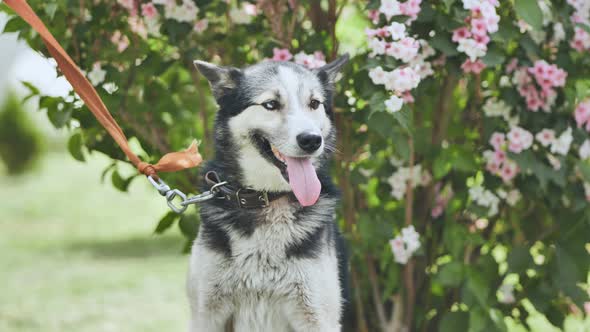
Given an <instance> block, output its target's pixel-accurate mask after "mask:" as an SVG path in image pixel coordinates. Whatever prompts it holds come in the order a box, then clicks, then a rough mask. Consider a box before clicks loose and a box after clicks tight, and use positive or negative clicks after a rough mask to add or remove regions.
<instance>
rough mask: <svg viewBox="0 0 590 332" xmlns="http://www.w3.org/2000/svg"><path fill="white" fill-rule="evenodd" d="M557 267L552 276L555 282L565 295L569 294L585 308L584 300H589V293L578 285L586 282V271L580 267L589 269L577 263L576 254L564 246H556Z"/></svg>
mask: <svg viewBox="0 0 590 332" xmlns="http://www.w3.org/2000/svg"><path fill="white" fill-rule="evenodd" d="M554 264H555V269H554V270H553V271H552V274H551V277H552V278H553V283H554V284H555V286H556V287H557V288H559V289H560V290H561V291H562V292H563V293H564V294H565V295H567V296H569V297H570V298H571V299H572V300H573V301H574V303H575V304H576V305H577V306H578V307H579V308H583V306H584V302H585V301H588V295H587V294H586V293H585V292H584V291H583V290H582V289H581V288H580V287H579V286H578V283H581V282H584V280H583V278H584V277H585V273H582V272H581V271H580V269H581V268H582V269H587V267H586V268H584V267H582V266H579V265H578V264H577V263H576V260H575V258H574V256H572V255H570V253H569V252H567V251H566V250H565V249H564V248H563V247H562V246H557V247H556V248H555V261H554Z"/></svg>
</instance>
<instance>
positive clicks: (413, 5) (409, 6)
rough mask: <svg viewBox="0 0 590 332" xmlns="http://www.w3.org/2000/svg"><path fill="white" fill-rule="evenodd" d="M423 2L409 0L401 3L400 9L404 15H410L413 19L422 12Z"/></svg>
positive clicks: (420, 0)
mask: <svg viewBox="0 0 590 332" xmlns="http://www.w3.org/2000/svg"><path fill="white" fill-rule="evenodd" d="M421 3H422V0H408V1H407V2H404V3H402V4H400V5H399V9H400V11H401V13H402V15H406V16H409V17H410V18H412V20H414V19H416V17H418V14H419V13H420V4H421Z"/></svg>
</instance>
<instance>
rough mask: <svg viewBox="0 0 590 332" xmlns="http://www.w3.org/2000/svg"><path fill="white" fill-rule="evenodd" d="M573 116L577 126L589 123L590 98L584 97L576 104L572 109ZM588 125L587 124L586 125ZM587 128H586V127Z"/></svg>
mask: <svg viewBox="0 0 590 332" xmlns="http://www.w3.org/2000/svg"><path fill="white" fill-rule="evenodd" d="M574 118H575V119H576V123H577V124H578V128H579V127H581V126H582V125H583V124H585V123H590V121H588V120H590V99H586V100H584V101H582V102H581V103H579V104H578V106H577V107H576V109H575V110H574ZM587 126H588V125H587ZM586 130H588V128H586Z"/></svg>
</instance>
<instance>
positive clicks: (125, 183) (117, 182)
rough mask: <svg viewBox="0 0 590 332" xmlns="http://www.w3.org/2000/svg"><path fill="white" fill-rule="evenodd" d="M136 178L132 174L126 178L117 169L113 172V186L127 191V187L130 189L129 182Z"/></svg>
mask: <svg viewBox="0 0 590 332" xmlns="http://www.w3.org/2000/svg"><path fill="white" fill-rule="evenodd" d="M134 178H135V176H131V177H129V178H127V179H124V178H123V177H122V176H121V174H119V172H118V171H117V170H114V171H113V174H111V182H112V183H113V186H114V187H115V188H117V189H118V190H120V191H123V192H126V191H127V189H129V184H130V183H131V181H132V180H133V179H134Z"/></svg>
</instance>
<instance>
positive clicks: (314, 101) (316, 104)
mask: <svg viewBox="0 0 590 332" xmlns="http://www.w3.org/2000/svg"><path fill="white" fill-rule="evenodd" d="M320 104H321V103H320V101H319V100H317V99H312V100H311V101H310V102H309V107H311V109H312V110H317V109H318V107H320Z"/></svg>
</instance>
